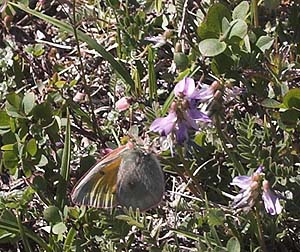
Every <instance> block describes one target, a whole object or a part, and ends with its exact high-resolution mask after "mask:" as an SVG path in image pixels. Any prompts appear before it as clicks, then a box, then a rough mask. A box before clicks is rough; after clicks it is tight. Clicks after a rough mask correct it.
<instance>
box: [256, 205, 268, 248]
mask: <svg viewBox="0 0 300 252" xmlns="http://www.w3.org/2000/svg"><path fill="white" fill-rule="evenodd" d="M254 214H255V217H256V221H257V231H258V242H259V244H260V247H261V249H262V251H263V252H267V247H266V243H265V239H264V234H263V230H262V226H261V218H260V215H259V210H258V207H255V210H254Z"/></svg>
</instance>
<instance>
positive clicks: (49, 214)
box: [44, 206, 62, 223]
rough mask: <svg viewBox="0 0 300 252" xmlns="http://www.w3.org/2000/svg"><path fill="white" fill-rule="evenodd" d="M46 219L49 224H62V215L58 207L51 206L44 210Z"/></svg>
mask: <svg viewBox="0 0 300 252" xmlns="http://www.w3.org/2000/svg"><path fill="white" fill-rule="evenodd" d="M44 218H45V220H46V221H48V222H49V223H58V222H61V221H62V219H61V215H60V212H59V209H58V208H57V207H56V206H49V207H48V208H46V209H45V210H44Z"/></svg>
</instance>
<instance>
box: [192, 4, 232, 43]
mask: <svg viewBox="0 0 300 252" xmlns="http://www.w3.org/2000/svg"><path fill="white" fill-rule="evenodd" d="M224 17H226V18H227V20H231V13H230V11H229V10H228V9H227V8H226V7H225V6H224V5H223V4H220V3H217V4H214V5H213V6H212V7H210V8H209V10H208V13H207V16H206V19H205V20H204V21H203V22H202V23H201V25H200V26H199V28H198V30H197V32H198V35H199V36H200V37H201V38H202V39H208V38H218V37H219V36H220V34H221V32H222V20H223V18H224Z"/></svg>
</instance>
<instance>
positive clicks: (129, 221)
mask: <svg viewBox="0 0 300 252" xmlns="http://www.w3.org/2000/svg"><path fill="white" fill-rule="evenodd" d="M116 219H118V220H122V221H126V222H127V224H128V225H130V226H137V227H138V228H144V225H143V223H140V222H138V221H137V220H135V219H133V218H132V217H130V216H128V215H118V216H116Z"/></svg>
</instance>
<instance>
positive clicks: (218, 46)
mask: <svg viewBox="0 0 300 252" xmlns="http://www.w3.org/2000/svg"><path fill="white" fill-rule="evenodd" d="M199 49H200V52H201V53H202V55H203V56H207V57H213V56H217V55H219V54H221V53H222V52H224V51H225V49H226V43H225V42H220V41H219V40H218V39H205V40H203V41H201V42H200V44H199Z"/></svg>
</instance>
